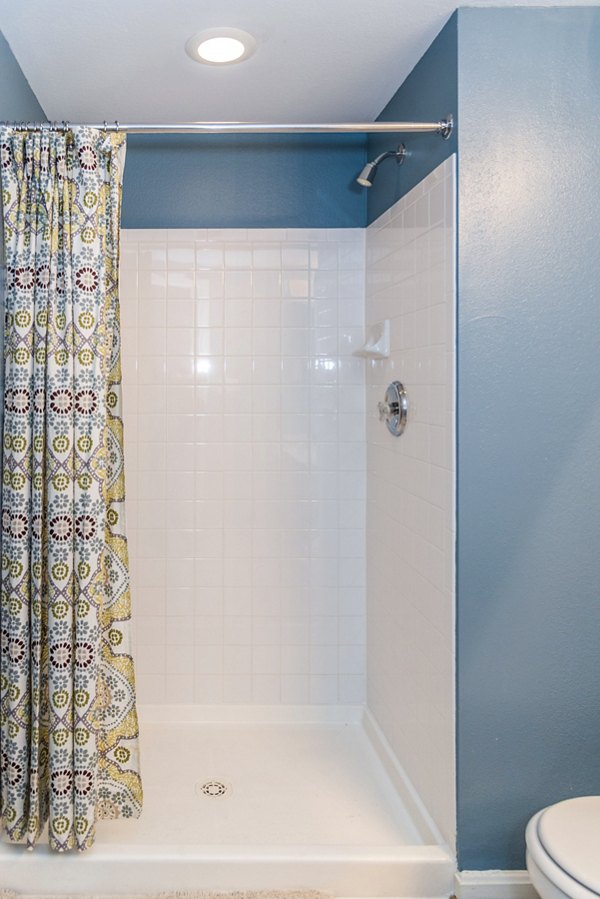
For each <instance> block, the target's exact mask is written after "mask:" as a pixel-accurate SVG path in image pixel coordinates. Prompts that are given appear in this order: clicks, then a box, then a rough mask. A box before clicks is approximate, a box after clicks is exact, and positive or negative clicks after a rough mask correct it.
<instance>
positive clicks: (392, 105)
mask: <svg viewBox="0 0 600 899" xmlns="http://www.w3.org/2000/svg"><path fill="white" fill-rule="evenodd" d="M457 71H458V69H457V15H456V13H455V14H454V15H453V16H452V17H451V18H450V19H449V21H448V22H447V23H446V25H445V27H444V28H443V29H442V31H441V32H440V33H439V35H438V36H437V38H436V39H435V40H434V42H433V43H432V44H431V46H430V47H429V49H428V50H427V52H426V53H425V54H424V56H423V57H422V58H421V60H420V61H419V62H418V63H417V65H416V66H415V68H414V69H413V71H412V72H411V73H410V75H409V76H408V78H407V79H406V81H405V82H404V83H403V84H402V86H401V87H400V88H399V89H398V90H397V91H396V93H395V94H394V96H393V97H392V99H391V100H390V102H389V103H388V104H387V106H386V107H385V109H384V110H383V111H382V112H381V115H379V116H378V117H377V118H378V121H380V120H381V121H387V122H389V121H398V122H409V121H416V122H429V121H432V122H437V121H439V120H440V119H443V118H445V117H446V116H447V114H448V113H452V114H453V116H454V120H455V122H456V121H457V118H458V117H457V107H458V84H457ZM399 143H404V144H405V145H406V149H407V152H408V154H409V155H408V157H407V159H406V161H405V162H404V163H403V164H402V165H397V163H396V162H395V161H394V160H393V159H386V160H385V161H384V162H383V163H382V164H381V165H380V166H379V168H378V171H377V176H376V178H375V181H374V182H373V186H372V187H369V188H366V189H365V193H366V194H368V216H367V219H368V223H369V224H370V223H371V222H372V221H374V220H375V219H376V218H377V217H378V216H379V215H381V213H382V212H385V210H386V209H388V208H389V207H390V206H391V205H392V204H393V203H395V202H396V200H399V199H400V197H402V196H404V194H405V193H408V191H409V190H411V189H412V188H413V187H414V186H415V185H416V184H418V183H419V181H422V180H423V178H425V176H426V175H428V174H429V172H431V171H433V169H434V168H436V166H438V165H439V164H440V163H441V162H443V161H444V159H447V157H448V156H450V155H451V154H452V153H455V152H456V148H457V138H456V131H454V133H453V134H452V136H451V137H450V138H449V139H448V140H442V138H441V137H439V136H438V135H436V134H398V135H393V134H383V135H379V134H370V135H369V141H368V145H367V156H368V158H369V159H373V158H374V157H375V156H378V155H379V154H380V153H383V152H385V151H386V150H394V149H396V148H397V146H398V144H399Z"/></svg>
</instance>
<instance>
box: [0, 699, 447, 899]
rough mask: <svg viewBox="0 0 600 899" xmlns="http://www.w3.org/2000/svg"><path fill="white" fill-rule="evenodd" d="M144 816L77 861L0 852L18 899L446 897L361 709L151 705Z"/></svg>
mask: <svg viewBox="0 0 600 899" xmlns="http://www.w3.org/2000/svg"><path fill="white" fill-rule="evenodd" d="M140 719H141V737H142V742H141V746H142V776H143V779H144V794H145V795H144V812H143V815H142V817H141V819H140V820H139V821H126V820H120V821H102V822H100V823H99V825H98V831H97V839H96V845H95V846H94V847H93V848H92V849H91V850H89V851H88V852H85V853H65V854H57V853H51V852H50V851H49V849H48V847H47V846H45V845H39V846H38V847H36V849H35V851H34V852H26V851H25V850H24V849H23V848H22V847H14V846H2V847H1V848H0V884H1V885H2V887H4V888H11V889H14V890H18V891H19V892H22V893H24V894H27V893H42V894H43V893H44V892H46V893H48V894H52V893H54V894H56V893H57V892H60V894H61V895H64V896H68V895H69V894H73V893H78V892H93V893H103V894H112V895H115V896H118V895H127V894H128V893H132V892H133V893H144V892H146V893H152V892H160V891H163V890H192V889H195V890H202V889H206V890H219V891H227V890H240V889H247V890H258V889H270V890H273V889H274V890H277V889H320V890H325V891H329V892H331V893H332V894H333V895H334V896H336V897H412V899H416V897H444V896H445V897H447V896H449V895H450V894H451V892H452V884H453V875H454V869H455V865H454V861H453V858H452V856H451V854H450V852H449V851H448V849H447V847H444V846H443V845H442V843H441V839H440V838H439V836H438V835H437V834H436V832H435V828H434V827H433V825H432V823H431V822H430V821H428V820H427V816H426V814H425V813H424V810H423V809H422V808H421V807H420V803H419V800H418V798H417V797H416V796H415V795H414V793H413V792H412V791H411V789H410V786H409V785H408V783H407V782H406V779H405V777H404V775H403V772H402V770H401V769H400V768H399V766H398V765H397V763H396V762H395V760H394V757H393V756H392V755H391V753H390V751H389V748H388V747H387V745H386V743H385V740H384V739H383V738H382V735H381V733H380V732H379V730H378V728H377V726H376V724H375V723H374V721H373V720H372V718H371V717H370V715H369V714H368V713H365V712H364V710H363V709H361V708H355V707H312V706H311V707H250V706H244V707H241V706H235V707H234V706H222V707H220V706H211V707H198V706H193V707H192V706H168V707H167V706H146V707H145V708H144V707H143V708H142V709H141V710H140Z"/></svg>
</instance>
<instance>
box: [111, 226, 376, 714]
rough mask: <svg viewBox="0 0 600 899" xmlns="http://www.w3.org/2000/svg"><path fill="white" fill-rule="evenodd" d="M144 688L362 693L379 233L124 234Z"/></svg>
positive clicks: (131, 514)
mask: <svg viewBox="0 0 600 899" xmlns="http://www.w3.org/2000/svg"><path fill="white" fill-rule="evenodd" d="M122 237H123V239H122V264H121V314H122V331H123V337H122V347H123V383H124V407H125V441H126V465H127V469H126V478H127V509H128V533H129V545H130V556H131V572H132V588H133V589H132V593H133V601H134V612H135V653H136V667H137V680H138V693H139V698H140V701H142V702H193V701H195V702H201V703H220V702H232V703H244V702H254V703H278V702H283V703H308V702H311V703H336V702H351V703H354V702H359V703H360V702H362V701H363V700H364V684H365V618H364V614H365V609H364V599H365V539H364V524H365V522H364V517H365V433H364V428H365V419H364V402H365V397H364V377H365V374H364V373H365V366H364V362H363V361H362V360H360V359H357V358H355V357H353V356H352V350H353V349H354V348H355V347H356V345H357V344H358V343H359V342H360V341H362V337H363V329H364V320H363V316H364V231H362V230H361V229H356V230H353V229H343V230H339V231H338V230H315V231H305V230H296V229H294V230H248V231H246V230H231V231H229V230H214V231H213V230H208V231H207V230H191V231H190V230H185V231H184V230H175V231H159V230H143V231H131V230H130V231H124V232H123V235H122Z"/></svg>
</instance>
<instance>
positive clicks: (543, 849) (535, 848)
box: [525, 796, 600, 899]
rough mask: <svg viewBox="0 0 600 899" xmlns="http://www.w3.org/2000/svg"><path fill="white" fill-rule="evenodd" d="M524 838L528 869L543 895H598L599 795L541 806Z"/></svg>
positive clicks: (545, 898)
mask: <svg viewBox="0 0 600 899" xmlns="http://www.w3.org/2000/svg"><path fill="white" fill-rule="evenodd" d="M525 841H526V844H527V870H528V871H529V876H530V877H531V882H532V884H533V886H534V887H535V889H536V891H537V892H538V893H539V895H540V896H541V897H542V899H600V796H579V797H577V798H576V799H565V800H564V801H563V802H557V803H556V805H550V806H548V808H544V809H542V810H541V812H538V813H537V814H536V815H534V816H533V818H532V819H531V820H530V822H529V824H528V825H527V831H526V834H525Z"/></svg>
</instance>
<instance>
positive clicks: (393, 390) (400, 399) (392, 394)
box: [377, 381, 408, 437]
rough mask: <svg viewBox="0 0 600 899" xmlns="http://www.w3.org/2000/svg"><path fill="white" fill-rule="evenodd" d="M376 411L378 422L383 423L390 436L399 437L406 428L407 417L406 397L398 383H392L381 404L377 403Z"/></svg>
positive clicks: (404, 391)
mask: <svg viewBox="0 0 600 899" xmlns="http://www.w3.org/2000/svg"><path fill="white" fill-rule="evenodd" d="M377 409H378V411H379V421H385V423H386V425H387V429H388V431H389V432H390V434H393V435H394V437H399V436H400V434H402V432H403V431H404V428H405V427H406V419H407V417H408V397H407V395H406V390H405V389H404V385H403V384H401V383H400V381H392V383H391V384H390V385H389V387H388V389H387V390H386V392H385V399H384V400H383V402H379V403H377Z"/></svg>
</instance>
